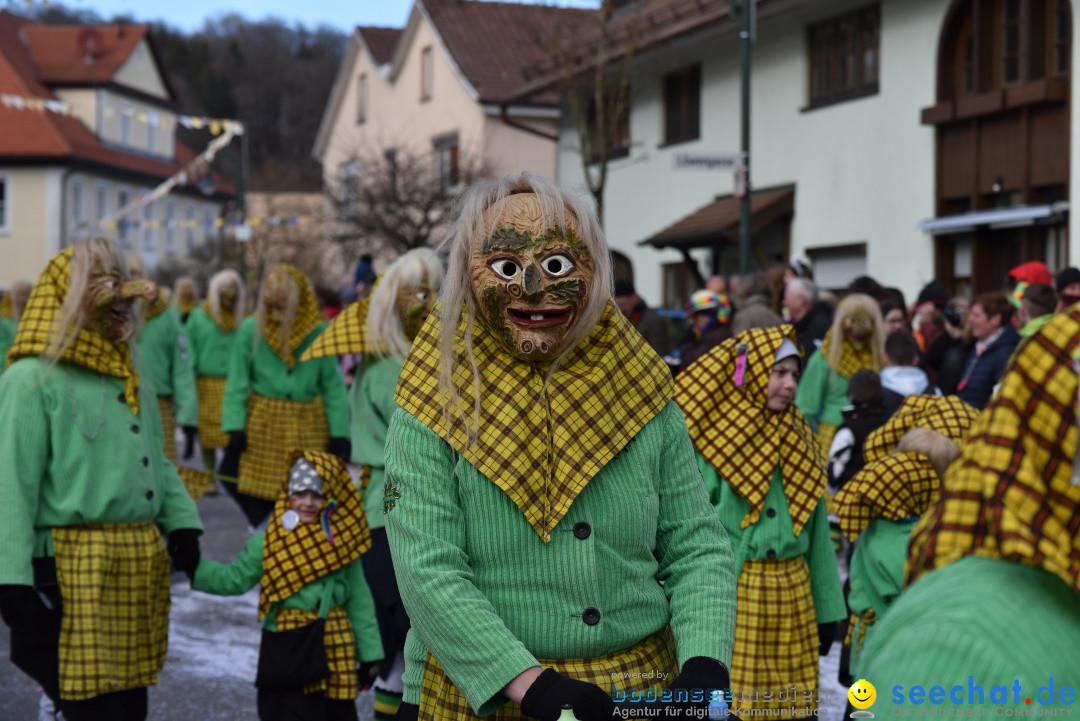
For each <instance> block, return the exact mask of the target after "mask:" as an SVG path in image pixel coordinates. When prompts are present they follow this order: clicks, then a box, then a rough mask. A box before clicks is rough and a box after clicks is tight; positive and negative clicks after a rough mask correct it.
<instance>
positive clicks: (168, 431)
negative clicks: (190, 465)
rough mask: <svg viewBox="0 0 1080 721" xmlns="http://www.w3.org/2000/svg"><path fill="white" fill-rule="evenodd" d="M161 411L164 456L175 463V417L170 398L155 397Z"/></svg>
mask: <svg viewBox="0 0 1080 721" xmlns="http://www.w3.org/2000/svg"><path fill="white" fill-rule="evenodd" d="M157 404H158V409H159V410H160V411H161V435H162V437H163V438H164V439H165V457H166V458H168V459H169V460H170V461H172V462H173V463H176V417H175V415H174V414H173V407H172V399H171V398H169V397H168V396H158V397H157Z"/></svg>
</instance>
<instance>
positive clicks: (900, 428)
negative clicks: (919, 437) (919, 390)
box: [863, 395, 979, 464]
mask: <svg viewBox="0 0 1080 721" xmlns="http://www.w3.org/2000/svg"><path fill="white" fill-rule="evenodd" d="M978 415H979V411H977V410H975V409H974V408H972V407H971V406H969V405H968V404H967V403H965V402H964V401H962V400H960V398H958V397H957V396H945V397H944V398H943V397H941V396H925V395H920V396H908V397H907V398H905V399H904V402H903V403H901V404H900V408H899V409H897V411H896V412H895V413H893V414H892V416H891V417H890V418H889V420H887V421H885V423H884V425H882V426H881V427H880V428H876V429H874V430H873V431H872V432H871V433H870V435H868V436H867V437H866V442H865V443H864V444H863V458H864V459H865V460H866V463H868V464H869V463H872V462H873V461H876V460H878V459H881V458H884V457H885V456H887V455H889V454H890V453H892V452H893V449H895V448H896V444H898V443H899V442H900V439H901V438H903V437H904V434H905V433H907V432H908V431H910V430H911V429H912V428H916V427H918V428H929V429H930V430H932V431H937V432H938V433H941V434H942V435H944V436H947V437H948V438H949V439H950V440H951V441H953V442H954V443H956V445H958V446H959V445H961V444H962V443H963V442H964V438H966V437H967V434H968V431H969V430H971V425H972V424H973V423H974V422H975V418H976V417H977V416H978Z"/></svg>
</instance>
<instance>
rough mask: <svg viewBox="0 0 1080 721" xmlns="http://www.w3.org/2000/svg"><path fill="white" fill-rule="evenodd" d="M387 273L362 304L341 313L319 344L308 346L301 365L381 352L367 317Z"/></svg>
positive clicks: (377, 282) (318, 340)
mask: <svg viewBox="0 0 1080 721" xmlns="http://www.w3.org/2000/svg"><path fill="white" fill-rule="evenodd" d="M384 275H385V273H380V274H379V277H378V278H376V279H375V284H374V285H373V286H371V292H370V293H368V294H367V295H365V296H364V297H363V298H362V299H361V300H360V301H358V302H356V303H353V304H352V305H350V306H349V307H347V308H345V309H344V310H342V311H341V312H340V313H338V314H337V315H336V316H335V317H334V319H333V320H332V321H330V325H329V326H327V328H326V330H324V331H323V332H322V333H320V334H319V337H318V338H316V339H315V342H314V343H312V344H311V345H310V346H308V349H307V350H306V351H304V354H303V355H302V356H300V362H301V363H303V362H304V361H309V360H311V359H313V358H326V357H328V356H339V355H345V354H346V353H363V354H364V355H367V354H368V353H374V352H375V351H376V350H377V349H376V347H375V343H374V342H373V340H372V339H371V338H369V337H368V334H367V314H368V307H369V306H370V305H371V296H372V295H374V294H375V289H376V288H378V287H379V282H380V281H382V279H383V276H384Z"/></svg>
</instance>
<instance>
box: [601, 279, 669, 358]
mask: <svg viewBox="0 0 1080 721" xmlns="http://www.w3.org/2000/svg"><path fill="white" fill-rule="evenodd" d="M615 305H617V306H619V310H621V311H622V314H623V315H625V316H626V317H627V318H629V319H630V322H631V323H633V324H634V327H635V328H637V331H638V333H641V337H642V338H644V339H645V342H646V343H648V344H649V345H651V346H652V347H653V350H655V351H656V352H657V354H658V355H659V356H660V357H661V358H663V357H664V356H665V355H667V354H668V353H669V352H671V344H670V342H669V341H668V332H667V325H666V324H665V323H664V319H663V318H661V317H660V314H659V313H657V312H656V311H655V310H653V309H652V308H650V307H649V306H647V305H645V301H644V300H642V299H641V296H640V295H638V294H637V291H636V290H634V284H633V283H631V282H630V281H627V280H617V281H615Z"/></svg>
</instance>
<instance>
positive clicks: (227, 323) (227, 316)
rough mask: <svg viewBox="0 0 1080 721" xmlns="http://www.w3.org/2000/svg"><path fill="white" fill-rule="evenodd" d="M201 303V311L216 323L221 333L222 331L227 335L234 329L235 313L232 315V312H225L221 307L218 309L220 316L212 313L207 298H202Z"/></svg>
mask: <svg viewBox="0 0 1080 721" xmlns="http://www.w3.org/2000/svg"><path fill="white" fill-rule="evenodd" d="M201 305H202V309H203V313H206V317H207V318H209V319H210V320H212V321H214V323H215V324H216V325H217V327H218V328H220V329H221V332H222V333H224V334H225V335H228V334H229V333H232V332H233V331H234V330H236V316H235V315H233V314H232V313H226V312H225V309H224V308H222V309H220V311H221V312H220V313H219V314H218V315H219V316H220V317H218V316H215V315H214V314H213V312H212V311H211V310H210V300H209V299H207V300H204V301H203V302H202V304H201Z"/></svg>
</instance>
